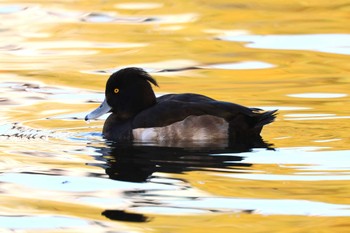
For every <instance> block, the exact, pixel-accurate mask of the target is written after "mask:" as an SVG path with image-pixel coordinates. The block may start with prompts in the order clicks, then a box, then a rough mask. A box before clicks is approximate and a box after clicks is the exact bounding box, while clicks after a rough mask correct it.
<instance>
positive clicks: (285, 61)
mask: <svg viewBox="0 0 350 233" xmlns="http://www.w3.org/2000/svg"><path fill="white" fill-rule="evenodd" d="M349 10H350V5H349V3H348V2H347V1H341V0H335V1H332V2H329V1H289V2H279V1H271V0H267V1H263V2H262V1H227V0H220V1H215V2H212V1H177V2H173V1H125V2H115V1H75V2H70V3H69V4H68V3H67V2H65V1H55V2H48V1H40V0H38V1H29V2H28V1H26V3H24V2H20V1H1V2H0V20H1V22H2V23H1V24H0V35H1V40H0V65H1V66H0V67H1V68H0V105H1V106H2V111H1V113H0V120H1V124H0V149H1V150H0V151H1V152H0V153H1V158H0V169H1V171H0V184H1V186H0V196H1V198H0V203H1V205H0V231H1V232H17V231H18V232H213V231H220V232H321V231H322V232H347V231H349V229H350V224H349V220H350V218H349V217H350V198H349V193H350V186H349V179H350V175H349V174H350V159H349V152H350V147H349V143H350V137H349V130H350V124H349V120H350V119H349V118H350V108H349V101H350V97H349V95H350V91H349V84H350V75H349V68H348V64H349V55H350V51H349V47H350V44H349V41H350V40H349V38H350V31H349V27H348V26H347V25H348V15H349ZM126 66H139V67H142V68H144V69H145V70H147V71H148V72H150V73H151V74H152V75H153V76H154V77H155V78H156V79H157V81H158V83H159V84H160V88H156V89H155V91H156V94H157V95H162V94H165V93H183V92H197V93H201V94H205V95H208V96H211V97H213V98H216V99H221V100H225V101H232V102H236V103H240V104H243V105H247V106H251V107H259V108H263V109H266V110H272V109H279V115H278V117H277V120H276V122H275V123H273V124H271V125H269V126H267V127H265V128H264V131H263V138H264V140H265V141H266V143H267V146H266V147H268V148H257V147H262V146H253V148H252V147H249V146H243V147H227V146H225V145H223V144H220V143H219V144H210V145H208V144H207V145H199V144H197V145H157V144H147V145H143V144H136V145H134V146H129V145H120V144H114V143H111V142H106V141H105V140H104V139H103V138H102V135H101V130H102V126H103V120H104V119H103V118H102V119H100V120H97V121H92V122H90V123H89V124H87V123H85V122H84V120H83V118H84V116H85V115H86V113H87V112H89V111H90V110H92V109H94V108H95V107H96V106H97V105H98V103H99V102H101V101H102V99H103V98H104V96H103V95H104V85H105V82H106V80H107V78H108V75H109V74H110V73H111V72H114V71H116V70H118V69H120V68H122V67H126Z"/></svg>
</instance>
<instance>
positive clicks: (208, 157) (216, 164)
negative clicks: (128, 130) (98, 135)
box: [95, 140, 269, 222]
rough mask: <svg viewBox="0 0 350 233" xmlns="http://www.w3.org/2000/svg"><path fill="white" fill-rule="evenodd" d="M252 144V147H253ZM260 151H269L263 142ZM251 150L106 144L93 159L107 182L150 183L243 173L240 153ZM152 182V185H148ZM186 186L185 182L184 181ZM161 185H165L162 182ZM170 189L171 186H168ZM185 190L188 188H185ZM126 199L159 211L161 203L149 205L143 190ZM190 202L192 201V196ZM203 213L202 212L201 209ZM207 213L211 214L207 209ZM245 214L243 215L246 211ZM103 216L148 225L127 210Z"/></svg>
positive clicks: (221, 145)
mask: <svg viewBox="0 0 350 233" xmlns="http://www.w3.org/2000/svg"><path fill="white" fill-rule="evenodd" d="M252 144H254V143H252ZM255 144H259V145H260V147H264V148H267V149H269V148H268V145H267V144H263V142H262V140H261V141H260V142H258V143H255ZM251 149H252V148H251V147H248V146H244V144H239V145H238V146H235V145H233V144H231V145H229V146H227V145H225V144H224V143H218V144H214V143H212V144H210V145H209V144H205V145H204V144H203V145H200V146H198V145H197V144H190V143H187V144H182V145H181V147H171V146H169V145H164V144H163V146H155V145H147V144H136V143H119V142H113V143H108V146H106V147H97V148H95V151H96V152H98V153H101V154H102V157H97V158H96V159H99V160H102V161H104V162H105V164H103V165H101V164H100V163H99V165H97V166H101V167H103V168H104V169H105V171H106V174H107V175H108V176H109V178H110V179H113V180H119V181H128V182H146V181H150V180H149V179H150V178H152V174H153V173H155V172H162V173H183V172H189V171H200V170H203V171H215V172H235V173H237V172H240V170H241V171H242V172H243V170H245V169H249V167H251V166H252V164H250V163H245V162H242V160H243V157H242V156H240V154H239V153H240V152H248V151H250V150H251ZM151 182H152V181H151ZM183 182H184V183H186V181H183ZM162 184H167V183H166V181H164V180H163V181H162ZM169 185H173V184H172V183H169ZM185 188H186V189H187V188H188V187H187V186H186V187H185ZM125 195H126V196H130V195H136V196H139V197H140V198H141V199H140V200H139V201H137V202H136V203H134V204H133V205H132V206H133V207H145V206H155V207H159V206H160V205H162V204H161V202H159V201H154V202H153V201H152V198H150V197H149V196H148V197H147V198H146V197H144V195H145V194H143V191H142V190H135V191H126V192H125ZM190 198H193V197H192V196H191V197H190ZM201 210H202V209H201ZM208 211H209V212H210V211H211V210H210V209H208ZM245 212H246V211H245ZM102 215H104V216H106V217H107V218H109V219H111V220H118V221H129V222H146V221H150V220H151V218H149V216H147V215H144V214H142V213H133V212H129V211H127V210H118V209H117V210H112V209H109V210H105V211H103V213H102Z"/></svg>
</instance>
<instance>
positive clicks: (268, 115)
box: [254, 109, 278, 128]
mask: <svg viewBox="0 0 350 233" xmlns="http://www.w3.org/2000/svg"><path fill="white" fill-rule="evenodd" d="M277 111H278V110H277V109H276V110H272V111H266V112H263V113H259V115H257V116H256V118H255V119H256V122H255V127H254V128H261V127H263V126H264V125H267V124H270V123H272V122H273V121H274V120H275V119H276V116H277Z"/></svg>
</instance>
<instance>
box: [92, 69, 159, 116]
mask: <svg viewBox="0 0 350 233" xmlns="http://www.w3.org/2000/svg"><path fill="white" fill-rule="evenodd" d="M151 83H152V84H154V85H155V86H158V84H157V82H156V80H154V79H153V78H152V77H151V76H150V75H149V74H147V72H146V71H144V70H143V69H140V68H133V67H132V68H125V69H122V70H119V71H117V72H115V73H114V74H112V75H111V76H110V77H109V79H108V81H107V84H106V91H105V95H106V97H105V100H104V101H103V103H102V104H101V105H100V106H99V107H98V108H97V109H95V110H94V111H92V112H91V113H89V114H88V115H86V117H85V120H91V119H96V118H98V117H99V116H102V115H103V114H105V113H107V112H113V113H115V116H114V117H117V118H118V119H119V120H126V119H129V118H131V117H133V116H135V115H136V114H138V113H139V112H141V111H142V110H144V109H146V108H149V107H151V106H152V105H154V104H155V103H156V96H155V95H154V92H153V90H152V86H151Z"/></svg>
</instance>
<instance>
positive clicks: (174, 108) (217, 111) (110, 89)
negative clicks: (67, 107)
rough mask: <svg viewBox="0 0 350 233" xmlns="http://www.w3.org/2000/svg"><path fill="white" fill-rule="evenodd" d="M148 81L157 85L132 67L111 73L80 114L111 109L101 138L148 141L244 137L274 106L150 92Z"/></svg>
mask: <svg viewBox="0 0 350 233" xmlns="http://www.w3.org/2000/svg"><path fill="white" fill-rule="evenodd" d="M150 83H152V84H154V85H157V83H156V81H155V80H154V79H153V78H152V77H151V76H149V75H148V74H147V73H146V72H145V71H143V70H141V69H138V68H126V69H123V70H120V71H118V72H116V73H114V74H113V75H112V76H111V77H110V79H109V80H108V82H107V85H106V100H105V101H104V102H103V103H102V104H101V106H100V107H99V108H97V109H96V110H95V111H93V112H91V113H90V114H89V115H87V116H86V118H85V119H86V120H89V119H94V118H97V117H99V116H100V115H102V114H103V113H105V112H108V111H111V112H112V114H111V115H110V116H109V117H108V118H107V120H106V122H105V124H104V127H103V135H104V137H105V138H106V139H108V140H113V141H120V140H127V141H133V140H134V141H148V142H154V141H158V142H159V141H175V140H182V141H201V140H221V139H229V140H238V139H240V138H241V139H243V138H244V139H247V138H249V137H256V136H259V135H260V132H261V129H262V127H263V126H264V125H266V124H268V123H271V122H272V121H273V120H274V119H275V112H276V110H275V111H266V112H262V110H260V109H256V108H248V107H244V106H241V105H238V104H234V103H229V102H223V101H216V100H214V99H212V98H209V97H206V96H203V95H199V94H191V93H189V94H168V95H163V96H161V97H158V98H156V97H155V95H154V92H153V90H152V87H151V85H150Z"/></svg>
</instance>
